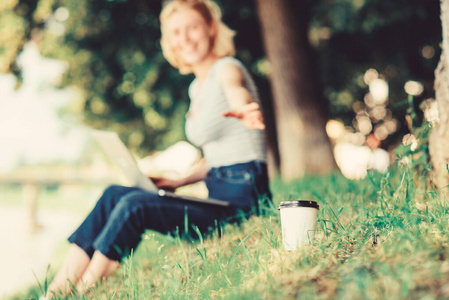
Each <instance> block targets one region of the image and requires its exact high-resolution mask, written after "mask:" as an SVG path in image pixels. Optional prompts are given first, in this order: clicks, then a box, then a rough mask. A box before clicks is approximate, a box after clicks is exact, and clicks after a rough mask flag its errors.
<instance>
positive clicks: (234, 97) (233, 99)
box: [220, 64, 265, 129]
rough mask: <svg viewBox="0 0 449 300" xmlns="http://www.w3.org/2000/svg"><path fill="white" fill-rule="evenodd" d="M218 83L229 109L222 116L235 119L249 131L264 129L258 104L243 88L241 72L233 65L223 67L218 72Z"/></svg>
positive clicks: (243, 81)
mask: <svg viewBox="0 0 449 300" xmlns="http://www.w3.org/2000/svg"><path fill="white" fill-rule="evenodd" d="M220 83H221V85H222V87H223V90H224V93H225V96H226V99H227V100H228V102H229V106H230V107H231V110H230V111H228V112H225V113H223V116H224V117H234V118H237V119H239V120H240V121H241V122H242V123H243V125H245V126H246V127H248V128H250V129H264V128H265V124H264V123H263V118H262V113H261V112H260V110H259V104H257V103H256V102H254V99H253V97H252V96H251V93H250V92H249V91H248V89H247V88H246V87H245V84H244V83H245V79H244V77H243V73H242V70H241V69H240V68H239V67H238V66H237V65H235V64H226V65H224V66H223V67H222V68H221V70H220Z"/></svg>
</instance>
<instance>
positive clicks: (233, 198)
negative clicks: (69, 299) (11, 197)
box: [69, 161, 271, 261]
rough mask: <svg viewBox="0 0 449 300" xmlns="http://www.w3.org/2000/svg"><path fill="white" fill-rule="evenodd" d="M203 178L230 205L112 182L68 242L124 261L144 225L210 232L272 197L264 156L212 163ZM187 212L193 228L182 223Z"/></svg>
mask: <svg viewBox="0 0 449 300" xmlns="http://www.w3.org/2000/svg"><path fill="white" fill-rule="evenodd" d="M205 180H206V186H207V188H208V190H209V197H210V198H215V199H219V200H225V201H229V202H230V203H231V205H230V206H229V207H226V208H223V207H218V206H212V205H207V204H201V203H198V204H197V203H193V202H186V201H182V200H176V199H173V198H169V197H161V196H159V195H157V194H153V193H148V192H145V191H143V190H141V189H139V188H135V187H124V186H110V187H109V188H107V189H106V190H105V192H104V193H103V195H102V196H101V197H100V199H99V200H98V202H97V204H96V205H95V207H94V209H93V210H92V212H91V213H90V214H89V215H88V216H87V218H86V219H85V220H84V222H83V223H82V224H81V225H80V227H79V228H78V229H77V230H76V231H75V232H74V233H73V234H72V235H71V236H70V237H69V242H71V243H74V244H76V245H77V246H79V247H80V248H81V249H83V250H84V251H85V252H86V253H87V255H89V257H92V255H93V253H94V251H95V250H98V251H100V252H101V253H102V254H103V255H105V256H106V257H108V258H109V259H112V260H116V261H120V260H121V259H122V258H123V257H125V256H127V255H129V253H130V251H131V250H132V249H135V248H136V247H137V245H138V244H139V242H140V240H141V236H142V234H143V233H144V231H145V230H146V229H152V230H156V231H159V232H161V233H174V232H176V230H179V232H184V231H185V230H190V229H191V228H192V226H197V227H198V228H199V230H200V231H201V232H204V233H206V232H207V231H208V230H210V229H213V227H214V226H215V225H216V224H217V223H218V222H219V221H226V222H233V221H238V218H236V215H237V214H238V213H240V212H243V214H245V215H248V214H250V213H251V212H256V210H257V207H258V206H257V205H258V198H260V199H265V200H266V201H268V202H269V201H271V193H270V190H269V188H268V176H267V168H266V165H265V164H264V163H262V162H258V161H252V162H248V163H242V164H236V165H232V166H224V167H218V168H212V169H211V170H210V171H209V172H208V173H207V176H206V179H205ZM186 218H187V220H188V222H187V223H188V226H189V228H184V226H185V220H186Z"/></svg>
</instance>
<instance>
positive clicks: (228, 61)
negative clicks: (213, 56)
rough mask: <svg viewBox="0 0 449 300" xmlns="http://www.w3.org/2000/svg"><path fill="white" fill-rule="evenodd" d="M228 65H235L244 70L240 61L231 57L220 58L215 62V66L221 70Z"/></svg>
mask: <svg viewBox="0 0 449 300" xmlns="http://www.w3.org/2000/svg"><path fill="white" fill-rule="evenodd" d="M229 64H233V65H237V66H239V67H240V68H244V66H243V63H242V62H241V61H240V60H238V59H237V58H235V57H232V56H225V57H222V58H220V59H218V60H217V62H216V65H217V66H218V67H219V68H221V67H222V66H225V65H229Z"/></svg>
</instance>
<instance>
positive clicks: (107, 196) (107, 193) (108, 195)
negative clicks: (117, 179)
mask: <svg viewBox="0 0 449 300" xmlns="http://www.w3.org/2000/svg"><path fill="white" fill-rule="evenodd" d="M130 189H131V188H129V187H125V186H120V185H111V186H109V187H107V188H106V189H105V190H104V192H103V195H102V196H101V197H100V199H99V200H98V202H100V203H114V204H115V203H116V202H118V201H119V199H120V198H121V197H122V196H123V195H125V194H126V193H127V192H129V191H130Z"/></svg>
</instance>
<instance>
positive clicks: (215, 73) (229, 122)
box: [186, 57, 266, 167]
mask: <svg viewBox="0 0 449 300" xmlns="http://www.w3.org/2000/svg"><path fill="white" fill-rule="evenodd" d="M225 64H235V65H237V66H238V67H239V68H240V69H241V70H242V73H243V76H244V80H245V82H244V84H245V86H246V88H247V89H248V90H249V92H250V93H251V95H252V97H253V100H254V101H256V102H258V103H259V102H260V100H259V95H258V93H257V89H256V86H255V84H254V82H253V80H252V78H251V75H250V74H249V73H248V71H247V70H246V68H245V67H244V66H243V64H242V63H241V62H240V61H238V60H237V59H235V58H232V57H223V58H221V59H219V60H218V61H216V62H215V64H214V65H213V66H212V68H211V70H210V71H209V74H208V75H207V77H206V78H205V80H204V82H203V85H202V87H201V90H200V91H199V93H197V94H196V97H195V99H194V97H193V91H197V84H198V81H197V79H195V80H193V81H192V83H191V84H190V87H189V96H190V99H191V102H190V109H192V107H193V105H194V106H195V115H193V116H189V115H190V114H189V113H188V114H187V120H186V136H187V138H188V140H189V141H190V142H191V143H192V144H194V145H195V146H197V147H199V148H201V149H202V150H203V154H204V158H205V159H206V161H207V163H208V165H209V166H210V167H220V166H228V165H233V164H237V163H244V162H249V161H252V160H257V161H266V154H265V139H264V132H263V131H261V130H257V129H253V130H251V129H248V128H247V127H245V126H244V125H243V124H242V123H241V122H240V121H239V120H238V119H236V118H230V117H227V118H226V117H223V116H222V113H223V112H226V111H229V110H230V106H229V102H228V101H227V99H226V96H225V93H224V91H223V88H222V86H221V84H220V69H221V67H222V66H223V65H225ZM194 101H195V103H194Z"/></svg>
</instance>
